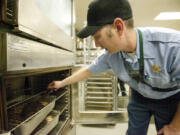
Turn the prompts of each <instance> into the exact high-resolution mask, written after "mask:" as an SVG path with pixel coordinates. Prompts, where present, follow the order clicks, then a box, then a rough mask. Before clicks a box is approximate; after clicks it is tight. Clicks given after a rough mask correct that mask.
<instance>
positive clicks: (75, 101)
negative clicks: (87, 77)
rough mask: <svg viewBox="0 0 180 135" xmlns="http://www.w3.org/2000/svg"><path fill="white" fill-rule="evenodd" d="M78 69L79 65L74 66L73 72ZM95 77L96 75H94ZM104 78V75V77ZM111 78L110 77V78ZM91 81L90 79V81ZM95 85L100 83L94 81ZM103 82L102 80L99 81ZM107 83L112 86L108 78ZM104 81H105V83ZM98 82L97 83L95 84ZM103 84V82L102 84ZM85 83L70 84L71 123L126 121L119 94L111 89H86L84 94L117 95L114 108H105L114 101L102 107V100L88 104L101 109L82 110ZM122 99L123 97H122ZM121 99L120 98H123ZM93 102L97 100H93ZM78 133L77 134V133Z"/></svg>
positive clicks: (125, 111) (125, 113) (98, 95)
mask: <svg viewBox="0 0 180 135" xmlns="http://www.w3.org/2000/svg"><path fill="white" fill-rule="evenodd" d="M78 69H79V67H77V68H74V69H73V72H76V71H77V70H78ZM96 77H97V76H96ZM104 78H105V77H104ZM111 80H112V79H111ZM91 82H92V81H91ZM94 82H95V85H98V86H99V85H100V84H99V83H100V82H98V81H94ZM101 82H103V81H101ZM106 82H107V84H108V85H111V86H113V83H109V80H107V81H106ZM106 82H105V83H106ZM96 83H98V84H96ZM91 84H92V85H94V83H91ZM102 85H103V86H104V84H102ZM116 85H117V84H116ZM79 87H82V91H81V90H80V89H79ZM85 87H86V85H84V83H83V82H81V83H76V84H73V85H72V112H73V113H72V116H73V121H72V123H73V124H74V125H77V124H100V125H101V124H114V123H118V122H127V121H128V117H127V110H125V109H126V108H123V107H125V105H124V106H123V105H122V104H121V103H119V101H120V102H122V101H121V100H119V98H120V96H118V93H113V92H112V91H111V90H106V91H101V90H92V91H88V92H87V93H86V94H91V95H92V96H97V97H102V96H104V95H109V97H112V95H115V96H117V100H116V103H115V104H116V106H117V108H116V110H110V111H109V110H107V106H111V107H112V105H113V104H114V102H112V101H108V104H106V106H105V109H104V105H103V104H102V103H103V102H102V101H101V104H97V103H95V104H89V105H91V106H92V107H93V108H96V107H97V106H98V108H101V109H102V110H101V111H97V110H96V111H94V110H89V111H82V110H83V109H85V108H83V107H84V102H83V101H84V97H83V95H84V94H85V89H86V88H85ZM112 89H114V87H112ZM123 99H124V98H123ZM123 99H122V100H123ZM126 99H127V100H126V101H127V102H128V97H127V98H126ZM92 102H93V101H92ZM95 102H98V101H97V100H95ZM68 135H69V134H68ZM77 135H79V134H77Z"/></svg>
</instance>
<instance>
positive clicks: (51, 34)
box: [0, 0, 73, 51]
mask: <svg viewBox="0 0 180 135" xmlns="http://www.w3.org/2000/svg"><path fill="white" fill-rule="evenodd" d="M0 5H1V15H0V18H1V19H0V20H1V21H2V22H4V23H7V24H10V25H12V26H13V27H14V29H13V32H17V33H18V34H23V35H25V36H29V37H32V38H34V39H36V40H42V41H45V42H48V43H51V44H54V45H56V46H58V47H62V48H64V49H67V50H70V51H73V40H72V38H71V36H72V34H71V33H72V28H73V27H72V24H73V23H72V18H73V17H72V11H73V10H72V7H73V5H72V0H60V1H59V0H46V1H44V0H1V2H0Z"/></svg>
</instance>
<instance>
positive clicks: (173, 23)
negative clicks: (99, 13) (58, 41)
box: [75, 0, 180, 31]
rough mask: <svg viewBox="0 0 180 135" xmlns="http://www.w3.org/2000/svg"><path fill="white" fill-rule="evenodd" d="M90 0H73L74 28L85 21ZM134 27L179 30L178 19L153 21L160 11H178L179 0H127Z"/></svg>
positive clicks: (179, 8) (78, 28) (179, 7)
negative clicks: (158, 27) (131, 12)
mask: <svg viewBox="0 0 180 135" xmlns="http://www.w3.org/2000/svg"><path fill="white" fill-rule="evenodd" d="M90 1H91V0H75V16H76V24H75V27H76V30H77V31H79V30H80V29H81V28H82V27H83V26H85V24H84V22H85V21H86V16H87V9H88V5H89V3H90ZM129 2H130V4H131V6H132V10H133V16H134V23H135V26H136V27H141V26H160V27H169V28H174V29H177V30H180V25H179V24H180V20H169V21H167V20H166V21H162V20H161V21H155V20H154V18H155V17H156V16H157V15H158V14H159V13H160V12H180V0H129Z"/></svg>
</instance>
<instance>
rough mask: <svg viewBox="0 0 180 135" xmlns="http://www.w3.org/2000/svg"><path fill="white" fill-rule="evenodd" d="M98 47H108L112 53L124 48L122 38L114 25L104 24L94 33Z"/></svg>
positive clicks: (107, 49)
mask: <svg viewBox="0 0 180 135" xmlns="http://www.w3.org/2000/svg"><path fill="white" fill-rule="evenodd" d="M93 38H94V41H95V45H96V47H101V48H103V49H106V51H108V52H109V53H110V54H114V53H116V52H118V51H120V50H122V47H123V46H122V40H121V37H120V36H119V34H118V32H117V30H116V29H115V28H114V27H113V26H112V25H106V26H103V27H102V28H101V29H100V30H98V31H97V32H96V33H95V34H94V35H93Z"/></svg>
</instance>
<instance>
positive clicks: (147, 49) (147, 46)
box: [135, 28, 155, 59]
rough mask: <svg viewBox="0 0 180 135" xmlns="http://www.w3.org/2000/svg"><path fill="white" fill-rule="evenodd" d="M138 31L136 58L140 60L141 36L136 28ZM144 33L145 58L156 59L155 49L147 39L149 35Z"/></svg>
mask: <svg viewBox="0 0 180 135" xmlns="http://www.w3.org/2000/svg"><path fill="white" fill-rule="evenodd" d="M135 31H136V35H137V36H136V37H137V43H136V53H135V54H136V56H137V57H138V59H139V58H140V52H139V47H140V43H139V34H138V31H137V29H136V28H135ZM141 32H142V36H143V50H144V58H145V59H146V58H155V56H154V55H153V47H152V45H151V44H149V43H148V41H147V40H146V38H145V37H147V36H148V35H145V33H143V31H141Z"/></svg>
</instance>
